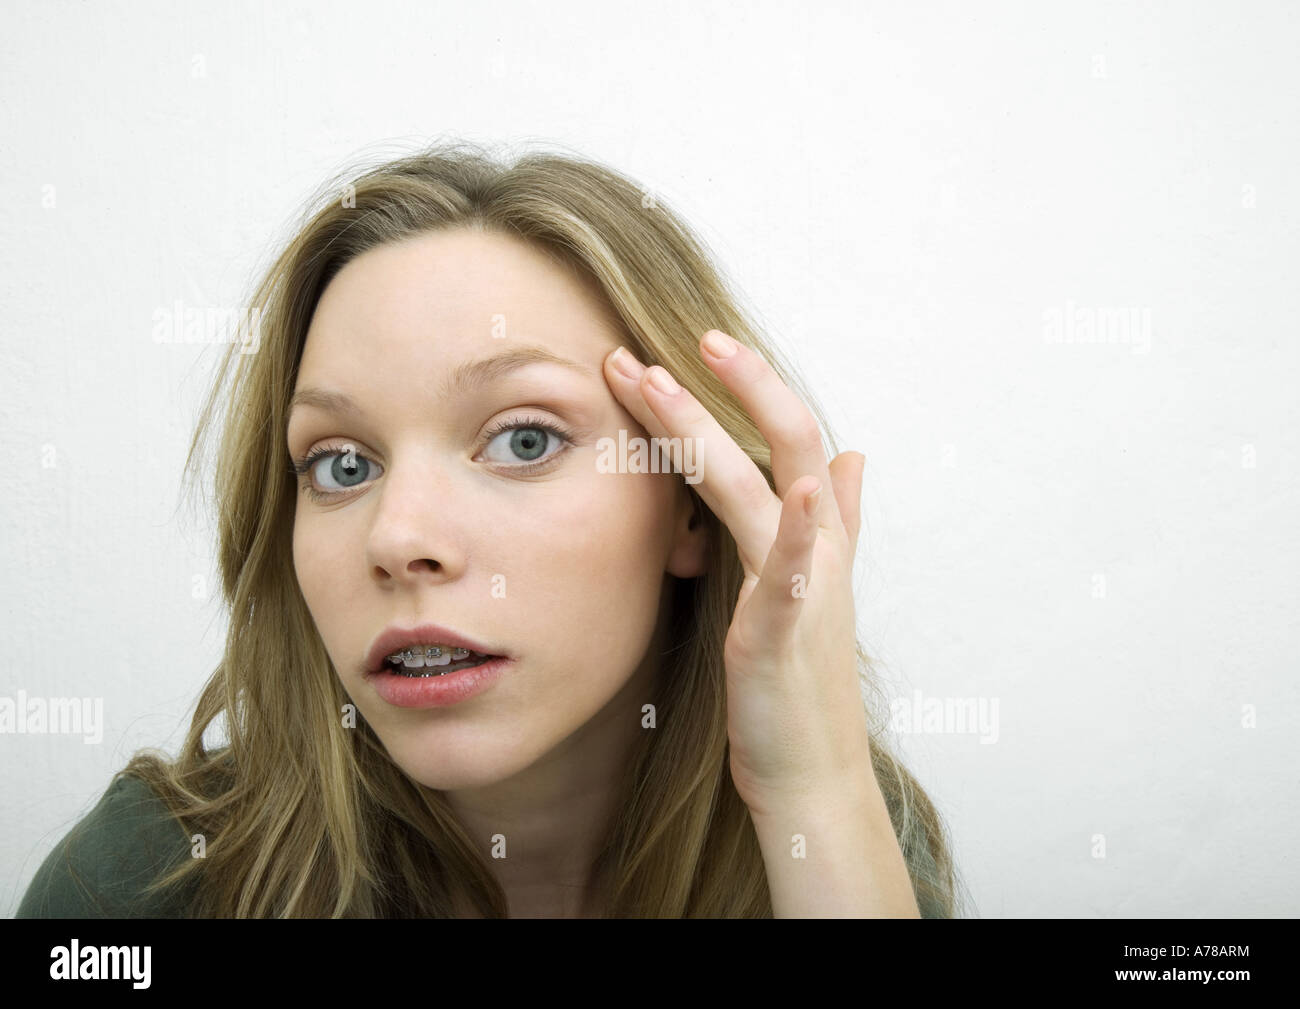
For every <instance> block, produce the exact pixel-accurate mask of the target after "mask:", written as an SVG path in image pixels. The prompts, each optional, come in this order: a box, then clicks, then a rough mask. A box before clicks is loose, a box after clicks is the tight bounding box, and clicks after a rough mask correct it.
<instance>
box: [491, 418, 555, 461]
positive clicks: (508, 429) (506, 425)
mask: <svg viewBox="0 0 1300 1009" xmlns="http://www.w3.org/2000/svg"><path fill="white" fill-rule="evenodd" d="M505 434H509V435H510V438H508V439H506V445H507V451H509V452H511V453H513V454H514V457H515V458H516V459H522V460H523V463H522V464H519V463H512V462H511V461H510V460H509V459H493V460H492V461H493V462H499V463H502V464H503V465H505V466H506V467H507V468H509V469H518V470H522V471H524V472H531V471H532V470H534V469H538V468H540V467H542V466H545V465H546V464H547V463H549V462H550V461H551V460H552V459H554V458H555V457H556V456H557V455H559V454H560V453H559V452H553V453H551V454H550V455H548V456H543V455H542V453H543V452H545V451H546V447H547V444H548V442H550V440H551V439H552V438H554V439H555V440H556V441H557V442H558V443H560V444H561V445H568V444H570V443H571V442H572V441H573V439H572V438H571V437H570V436H569V435H568V434H567V433H566V432H564V431H562V430H560V428H558V427H556V426H555V425H554V424H551V423H550V422H549V421H545V420H542V419H541V418H540V417H528V418H526V419H523V420H518V419H516V420H508V421H504V422H502V423H500V424H497V425H496V426H495V427H493V428H492V429H491V430H490V431H488V432H487V437H488V439H489V441H488V448H491V447H492V446H493V445H494V444H495V443H496V442H498V441H501V440H502V438H501V436H502V435H505ZM561 451H563V449H561Z"/></svg>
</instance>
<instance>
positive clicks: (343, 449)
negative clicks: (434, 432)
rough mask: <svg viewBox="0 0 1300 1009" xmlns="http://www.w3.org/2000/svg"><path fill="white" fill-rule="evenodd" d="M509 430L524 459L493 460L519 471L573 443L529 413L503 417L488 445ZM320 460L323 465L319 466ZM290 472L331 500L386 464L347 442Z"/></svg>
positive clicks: (546, 461) (310, 491)
mask: <svg viewBox="0 0 1300 1009" xmlns="http://www.w3.org/2000/svg"><path fill="white" fill-rule="evenodd" d="M506 434H510V435H511V437H510V438H509V439H505V441H506V442H507V448H506V451H507V452H509V453H511V454H513V456H514V458H515V459H521V460H523V461H522V462H511V461H509V459H503V458H492V459H491V461H492V462H494V463H497V464H498V465H499V466H501V467H503V468H505V469H507V470H511V471H513V472H516V473H531V472H533V471H535V470H539V469H542V468H544V467H546V466H549V465H550V463H551V461H552V460H553V459H555V457H556V456H558V455H560V454H561V453H562V452H563V451H564V450H565V448H567V447H568V446H569V445H570V444H572V443H573V437H572V436H571V435H569V434H568V433H567V432H565V431H564V430H562V429H561V428H559V427H557V426H556V425H554V424H552V423H551V422H550V421H547V420H543V419H542V418H540V417H527V418H524V419H513V420H508V421H503V422H502V423H500V424H497V425H495V426H494V427H493V428H492V429H491V430H490V431H488V432H487V433H486V437H487V438H488V445H487V447H488V448H491V447H492V446H493V445H494V444H495V443H496V442H498V441H502V440H503V439H502V436H503V435H506ZM552 439H554V441H555V442H557V443H559V444H560V445H561V448H560V449H559V451H556V452H551V453H550V454H549V455H546V454H544V453H545V452H546V449H547V445H548V443H550V442H551V441H552ZM327 459H328V460H331V461H330V463H329V465H328V466H326V465H324V464H323V463H324V461H325V460H327ZM317 463H321V464H322V465H319V466H318V465H317ZM289 472H290V473H293V474H296V475H297V476H299V477H301V476H307V477H308V479H307V480H306V481H304V482H303V483H302V490H303V492H304V493H306V494H307V495H308V496H309V497H311V498H312V500H314V501H329V500H331V499H333V498H339V497H342V496H343V495H345V494H347V493H348V492H349V491H351V490H354V489H355V488H357V487H360V486H362V485H364V484H365V483H367V482H368V481H370V480H374V479H375V478H376V477H377V476H378V475H379V473H380V472H382V468H381V467H380V466H379V464H378V463H376V462H375V461H374V460H372V459H370V458H368V457H366V456H364V455H362V454H361V453H359V452H358V451H357V450H356V446H355V445H352V444H351V443H345V444H344V445H341V446H329V445H323V446H321V447H320V448H315V449H312V451H311V452H309V453H308V454H307V455H306V456H305V457H304V458H302V459H296V460H294V461H293V463H292V465H291V466H290V467H289ZM331 481H332V483H333V485H332V486H331ZM317 483H320V484H321V485H322V487H323V488H324V489H322V490H317V489H316V486H315V484H317Z"/></svg>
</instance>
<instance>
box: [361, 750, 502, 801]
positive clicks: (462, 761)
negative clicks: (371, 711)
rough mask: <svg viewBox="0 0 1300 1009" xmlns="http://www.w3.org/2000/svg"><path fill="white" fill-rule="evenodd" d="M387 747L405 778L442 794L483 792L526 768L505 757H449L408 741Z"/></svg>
mask: <svg viewBox="0 0 1300 1009" xmlns="http://www.w3.org/2000/svg"><path fill="white" fill-rule="evenodd" d="M384 746H385V749H387V750H388V755H389V757H391V758H392V761H393V763H394V764H396V765H397V767H398V769H399V770H400V771H401V772H402V773H403V774H405V775H406V776H407V777H408V778H410V779H411V780H412V781H414V782H417V783H418V784H420V785H423V786H424V787H425V788H432V789H434V790H435V791H439V792H457V791H460V790H462V789H470V788H484V787H487V786H488V785H495V784H496V783H497V782H500V781H504V780H505V779H507V778H509V777H512V776H513V775H515V774H517V773H518V772H519V771H521V770H523V765H520V764H519V763H518V761H517V760H514V761H512V760H510V759H508V757H505V755H502V754H483V753H470V752H464V751H461V752H460V753H456V754H447V753H442V752H439V750H438V749H433V748H428V749H421V748H419V747H418V744H414V743H413V742H412V741H410V740H405V741H404V745H399V746H390V745H389V744H388V743H385V744H384Z"/></svg>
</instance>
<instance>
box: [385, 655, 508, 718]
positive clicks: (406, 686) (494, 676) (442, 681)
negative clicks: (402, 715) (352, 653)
mask: <svg viewBox="0 0 1300 1009" xmlns="http://www.w3.org/2000/svg"><path fill="white" fill-rule="evenodd" d="M509 665H510V659H508V658H506V657H505V656H500V655H499V656H497V657H496V658H495V659H489V660H488V661H487V662H484V663H483V664H482V665H478V666H469V667H467V668H465V669H458V670H456V671H455V672H454V673H445V674H444V675H442V676H403V675H402V674H401V673H395V672H392V671H390V670H389V669H388V668H387V667H385V668H384V669H381V670H380V671H379V672H377V673H371V674H370V676H369V679H370V682H371V684H373V685H374V688H375V693H377V694H378V695H379V696H380V697H382V698H383V699H384V700H385V701H387V702H388V703H389V704H393V705H396V706H397V707H399V708H445V707H449V706H450V705H452V704H459V703H460V702H461V701H467V700H469V699H470V698H471V697H476V696H478V695H479V694H481V693H483V691H485V690H487V689H488V687H490V686H492V684H494V683H496V681H497V680H499V679H501V675H502V674H503V673H504V672H505V671H506V667H507V666H509Z"/></svg>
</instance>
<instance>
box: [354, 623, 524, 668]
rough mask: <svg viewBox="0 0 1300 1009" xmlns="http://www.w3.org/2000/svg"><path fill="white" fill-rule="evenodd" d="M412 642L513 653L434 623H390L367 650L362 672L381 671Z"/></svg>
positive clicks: (506, 655)
mask: <svg viewBox="0 0 1300 1009" xmlns="http://www.w3.org/2000/svg"><path fill="white" fill-rule="evenodd" d="M412 642H415V643H418V644H427V645H433V644H444V645H451V646H452V647H453V648H464V649H467V650H468V651H471V652H479V653H480V654H482V655H496V656H500V657H501V658H506V659H509V658H512V656H510V655H508V654H507V653H506V652H505V651H503V650H502V649H501V648H498V647H497V646H495V645H489V644H486V643H484V642H482V641H475V640H474V639H473V638H467V637H465V635H463V634H457V633H456V632H455V631H453V630H451V629H450V628H447V627H439V626H438V625H437V624H420V625H419V626H418V627H402V626H400V625H397V624H393V625H392V626H390V627H388V628H386V629H385V630H384V632H383V633H382V634H380V635H379V637H378V638H376V639H375V641H374V643H373V644H372V645H371V646H370V648H369V650H368V651H367V652H366V666H365V669H364V672H365V674H366V675H367V676H373V675H375V674H376V673H378V672H380V671H381V670H382V669H383V667H384V659H386V658H388V656H390V655H392V654H393V653H394V652H396V651H398V650H400V649H401V648H403V647H406V646H407V645H409V644H411V643H412Z"/></svg>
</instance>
